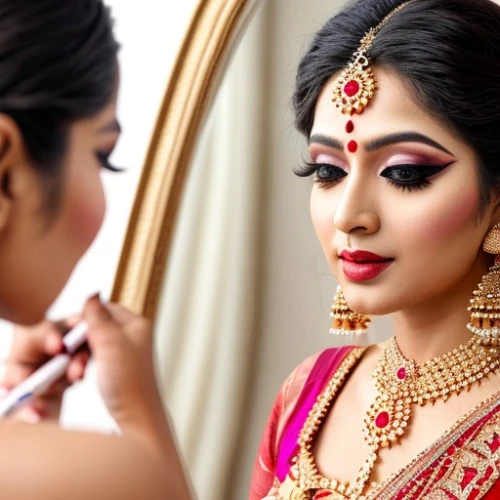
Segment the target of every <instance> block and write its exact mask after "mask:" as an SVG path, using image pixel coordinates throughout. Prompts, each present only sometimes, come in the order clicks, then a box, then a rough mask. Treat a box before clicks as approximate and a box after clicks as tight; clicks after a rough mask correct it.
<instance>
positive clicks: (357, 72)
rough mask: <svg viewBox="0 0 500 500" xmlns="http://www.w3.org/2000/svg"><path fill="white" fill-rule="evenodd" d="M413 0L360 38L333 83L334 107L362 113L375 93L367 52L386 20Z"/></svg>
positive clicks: (351, 113)
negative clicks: (356, 47)
mask: <svg viewBox="0 0 500 500" xmlns="http://www.w3.org/2000/svg"><path fill="white" fill-rule="evenodd" d="M414 1H415V0H409V1H408V2H405V3H403V4H401V5H400V6H399V7H396V8H395V9H394V10H393V11H392V12H391V13H390V14H388V15H387V16H386V17H384V19H382V21H381V22H380V23H379V24H378V25H377V26H375V28H370V30H369V31H368V33H366V34H365V36H364V37H363V39H362V40H361V42H360V45H359V48H358V49H357V50H356V52H354V55H353V56H352V58H351V61H350V62H349V64H348V65H347V68H345V69H344V71H342V74H341V75H340V76H339V77H338V78H337V80H336V81H335V84H334V88H333V99H332V101H333V102H334V103H335V107H337V108H338V109H340V110H341V111H342V113H344V114H347V115H353V114H354V113H362V112H363V110H364V109H365V108H366V106H367V105H368V103H369V101H370V99H371V98H372V97H373V96H374V95H375V88H376V81H375V77H374V75H373V71H372V69H371V67H370V61H369V60H368V56H367V52H368V50H369V49H370V47H371V46H372V45H373V42H374V41H375V38H376V36H377V35H378V33H379V31H380V30H381V29H382V28H383V27H384V26H385V24H386V23H387V21H389V19H391V18H392V16H394V15H395V14H397V13H398V12H399V11H400V10H401V9H402V8H403V7H406V6H407V5H408V4H410V3H412V2H414Z"/></svg>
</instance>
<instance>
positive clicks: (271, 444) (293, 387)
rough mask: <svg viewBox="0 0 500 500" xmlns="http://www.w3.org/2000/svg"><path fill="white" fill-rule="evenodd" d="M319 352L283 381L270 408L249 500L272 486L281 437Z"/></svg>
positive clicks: (263, 496)
mask: <svg viewBox="0 0 500 500" xmlns="http://www.w3.org/2000/svg"><path fill="white" fill-rule="evenodd" d="M319 355H320V353H317V354H314V355H313V356H311V357H309V358H308V359H306V360H305V361H304V362H303V363H301V364H300V365H299V366H298V367H297V368H295V370H294V371H293V372H292V374H291V375H290V376H289V377H288V378H287V379H286V380H285V382H284V383H283V385H282V386H281V389H280V391H279V393H278V396H277V398H276V400H275V401H274V404H273V406H272V409H271V414H270V415H269V418H268V421H267V425H266V427H265V429H264V434H263V436H262V439H261V443H260V447H259V451H258V453H257V458H256V460H255V465H254V469H253V473H252V482H251V485H250V496H249V500H262V499H263V498H265V497H266V496H268V495H270V493H271V492H272V489H273V487H275V486H276V483H275V469H276V460H277V456H278V447H279V443H280V439H281V436H282V434H283V431H284V429H285V427H286V424H287V422H288V419H289V418H290V416H291V415H292V413H293V410H294V409H295V404H296V402H297V400H298V398H299V396H300V393H301V391H302V388H303V386H304V383H305V382H306V380H307V378H308V376H309V373H310V372H311V370H312V368H313V366H314V364H315V363H316V361H317V359H318V357H319Z"/></svg>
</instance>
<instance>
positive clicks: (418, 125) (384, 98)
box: [311, 68, 457, 147]
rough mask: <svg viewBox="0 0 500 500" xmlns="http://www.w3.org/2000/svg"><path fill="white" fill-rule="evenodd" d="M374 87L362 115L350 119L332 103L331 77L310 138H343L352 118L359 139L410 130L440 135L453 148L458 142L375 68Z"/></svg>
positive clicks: (400, 86) (391, 77)
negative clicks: (371, 97)
mask: <svg viewBox="0 0 500 500" xmlns="http://www.w3.org/2000/svg"><path fill="white" fill-rule="evenodd" d="M373 72H374V74H375V79H376V82H377V87H376V91H375V96H374V97H373V99H372V100H371V101H370V103H369V104H368V106H367V107H366V109H365V110H364V111H363V113H361V114H355V115H354V116H352V117H350V116H348V115H344V114H342V113H341V111H340V110H339V109H337V108H335V104H334V103H333V102H332V97H333V88H334V82H335V80H336V78H337V75H334V76H333V77H332V78H331V79H330V80H329V81H328V82H327V84H326V85H325V86H324V87H323V89H322V91H321V93H320V96H319V98H318V102H317V104H316V109H315V114H314V124H313V128H312V132H311V135H315V134H321V135H326V136H332V137H342V136H343V134H344V133H345V126H346V123H347V122H348V121H349V120H350V119H352V121H353V122H354V123H355V125H356V131H355V135H356V137H357V138H358V140H363V139H364V138H366V139H367V140H368V139H369V138H373V137H380V136H382V135H385V134H393V133H396V132H402V131H413V132H419V133H422V134H425V135H427V136H430V137H433V136H439V137H440V140H441V141H442V142H443V146H445V147H447V144H448V146H450V147H451V146H452V145H454V146H456V143H457V139H456V138H455V137H454V136H453V135H452V133H451V131H449V130H448V129H447V128H446V127H445V126H444V124H442V123H441V122H440V121H439V120H437V119H436V118H435V117H434V116H432V115H431V114H430V113H428V112H427V111H426V110H425V109H423V108H422V107H421V106H420V104H419V103H417V102H416V101H415V100H414V99H413V97H412V96H411V94H410V93H409V91H408V90H407V85H405V82H404V81H403V80H402V79H401V78H400V77H399V76H398V75H396V74H394V73H392V72H390V71H387V70H384V69H379V68H374V71H373Z"/></svg>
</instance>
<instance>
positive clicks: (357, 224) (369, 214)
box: [333, 178, 380, 235]
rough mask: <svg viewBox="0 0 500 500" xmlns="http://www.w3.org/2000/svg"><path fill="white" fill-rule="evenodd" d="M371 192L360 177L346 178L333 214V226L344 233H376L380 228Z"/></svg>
mask: <svg viewBox="0 0 500 500" xmlns="http://www.w3.org/2000/svg"><path fill="white" fill-rule="evenodd" d="M363 184H365V185H363ZM372 194H373V192H372V191H371V190H370V188H369V186H366V183H363V180H362V179H358V180H356V179H355V178H352V179H349V180H347V181H346V182H345V183H344V191H343V193H342V195H341V198H340V199H339V202H338V205H337V207H336V210H335V214H334V216H333V224H334V226H335V228H336V229H338V230H339V231H342V232H343V233H345V234H354V233H358V234H366V235H368V234H373V233H376V232H377V231H378V230H379V229H380V218H379V216H378V215H377V212H376V210H375V200H374V198H375V197H374V196H372Z"/></svg>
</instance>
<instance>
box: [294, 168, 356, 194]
mask: <svg viewBox="0 0 500 500" xmlns="http://www.w3.org/2000/svg"><path fill="white" fill-rule="evenodd" d="M294 172H295V175H298V176H299V177H309V176H311V175H314V176H315V177H314V182H315V183H316V184H318V185H319V187H321V188H327V187H331V186H334V185H335V184H337V183H338V182H340V180H341V179H342V178H343V177H345V176H346V175H347V172H346V171H345V170H343V169H342V168H340V167H337V166H336V165H331V164H330V163H307V162H306V163H305V165H304V166H302V167H298V168H296V169H294Z"/></svg>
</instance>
